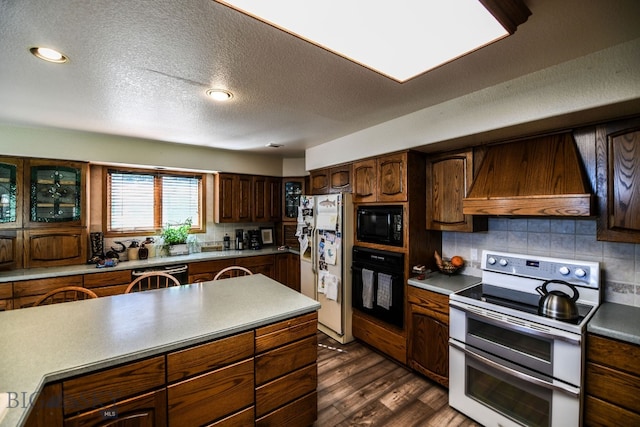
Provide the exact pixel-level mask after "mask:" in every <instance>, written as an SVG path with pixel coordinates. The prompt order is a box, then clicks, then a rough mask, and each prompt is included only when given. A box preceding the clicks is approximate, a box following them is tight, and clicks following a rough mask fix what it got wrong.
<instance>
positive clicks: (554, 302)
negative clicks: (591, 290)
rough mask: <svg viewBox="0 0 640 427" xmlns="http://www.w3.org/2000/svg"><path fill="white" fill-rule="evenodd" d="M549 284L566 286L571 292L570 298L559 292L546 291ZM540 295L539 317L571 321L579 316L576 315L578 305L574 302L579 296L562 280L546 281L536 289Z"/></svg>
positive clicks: (574, 289)
mask: <svg viewBox="0 0 640 427" xmlns="http://www.w3.org/2000/svg"><path fill="white" fill-rule="evenodd" d="M550 283H560V284H562V285H565V286H567V287H568V288H569V289H571V291H572V292H573V295H572V296H569V295H567V294H565V293H564V292H562V291H559V290H555V289H554V290H552V291H548V290H547V285H549V284H550ZM536 291H538V293H539V294H540V295H542V296H541V297H540V301H539V302H538V314H539V315H541V316H546V317H551V318H553V319H558V320H573V319H577V318H578V317H579V316H580V315H579V313H578V305H577V304H576V301H577V300H578V297H579V296H580V293H579V292H578V290H577V289H576V288H575V286H573V285H572V284H571V283H568V282H565V281H564V280H547V281H546V282H544V283H543V284H542V285H540V286H538V287H537V288H536Z"/></svg>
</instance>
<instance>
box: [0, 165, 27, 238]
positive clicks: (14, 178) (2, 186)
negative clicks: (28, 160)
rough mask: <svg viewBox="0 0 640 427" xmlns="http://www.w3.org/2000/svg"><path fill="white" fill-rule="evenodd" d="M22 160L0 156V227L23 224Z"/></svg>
mask: <svg viewBox="0 0 640 427" xmlns="http://www.w3.org/2000/svg"><path fill="white" fill-rule="evenodd" d="M21 215H22V160H20V159H13V158H10V157H0V228H20V227H21V226H22V216H21Z"/></svg>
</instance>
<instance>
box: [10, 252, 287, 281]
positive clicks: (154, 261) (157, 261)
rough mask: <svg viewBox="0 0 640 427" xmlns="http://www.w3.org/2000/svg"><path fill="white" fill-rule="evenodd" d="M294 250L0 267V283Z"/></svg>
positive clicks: (194, 254)
mask: <svg viewBox="0 0 640 427" xmlns="http://www.w3.org/2000/svg"><path fill="white" fill-rule="evenodd" d="M286 252H293V253H299V252H298V251H297V250H292V249H285V250H279V249H278V248H277V247H275V246H272V247H267V248H264V249H258V250H253V249H247V250H243V251H237V250H229V251H216V252H198V253H193V254H189V255H178V256H162V257H153V258H148V259H146V260H135V261H122V262H119V263H118V265H116V266H115V267H105V268H97V267H96V265H95V264H80V265H68V266H63V267H42V268H29V269H26V268H25V269H19V270H6V271H0V283H3V282H13V281H18V280H33V279H46V278H50V277H60V276H72V275H74V274H91V273H106V272H108V271H118V270H132V269H137V268H149V267H157V266H163V265H173V264H188V263H190V262H200V261H210V260H216V259H225V258H246V257H252V256H258V255H274V254H279V253H286Z"/></svg>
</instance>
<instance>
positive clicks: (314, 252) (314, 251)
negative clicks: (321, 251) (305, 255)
mask: <svg viewBox="0 0 640 427" xmlns="http://www.w3.org/2000/svg"><path fill="white" fill-rule="evenodd" d="M317 244H318V230H316V229H315V228H313V229H312V230H311V272H312V273H313V299H315V300H316V301H317V300H318V248H317V247H316V245H317Z"/></svg>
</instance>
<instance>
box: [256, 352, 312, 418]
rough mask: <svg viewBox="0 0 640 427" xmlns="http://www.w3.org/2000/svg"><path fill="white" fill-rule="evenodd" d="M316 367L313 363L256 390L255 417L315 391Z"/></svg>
mask: <svg viewBox="0 0 640 427" xmlns="http://www.w3.org/2000/svg"><path fill="white" fill-rule="evenodd" d="M317 384H318V367H317V366H316V364H315V363H314V364H313V365H311V366H307V367H306V368H302V369H299V370H297V371H294V372H292V373H290V374H288V375H286V376H284V377H281V378H278V379H277V380H274V381H271V382H270V383H267V384H264V385H262V386H260V387H257V388H256V416H258V417H261V416H263V415H265V414H267V413H268V412H270V411H273V410H274V409H276V408H278V407H280V406H282V405H285V404H286V403H289V402H291V401H293V400H295V399H297V398H299V397H302V396H304V395H305V394H307V393H311V392H312V391H314V390H315V389H316V386H317Z"/></svg>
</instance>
